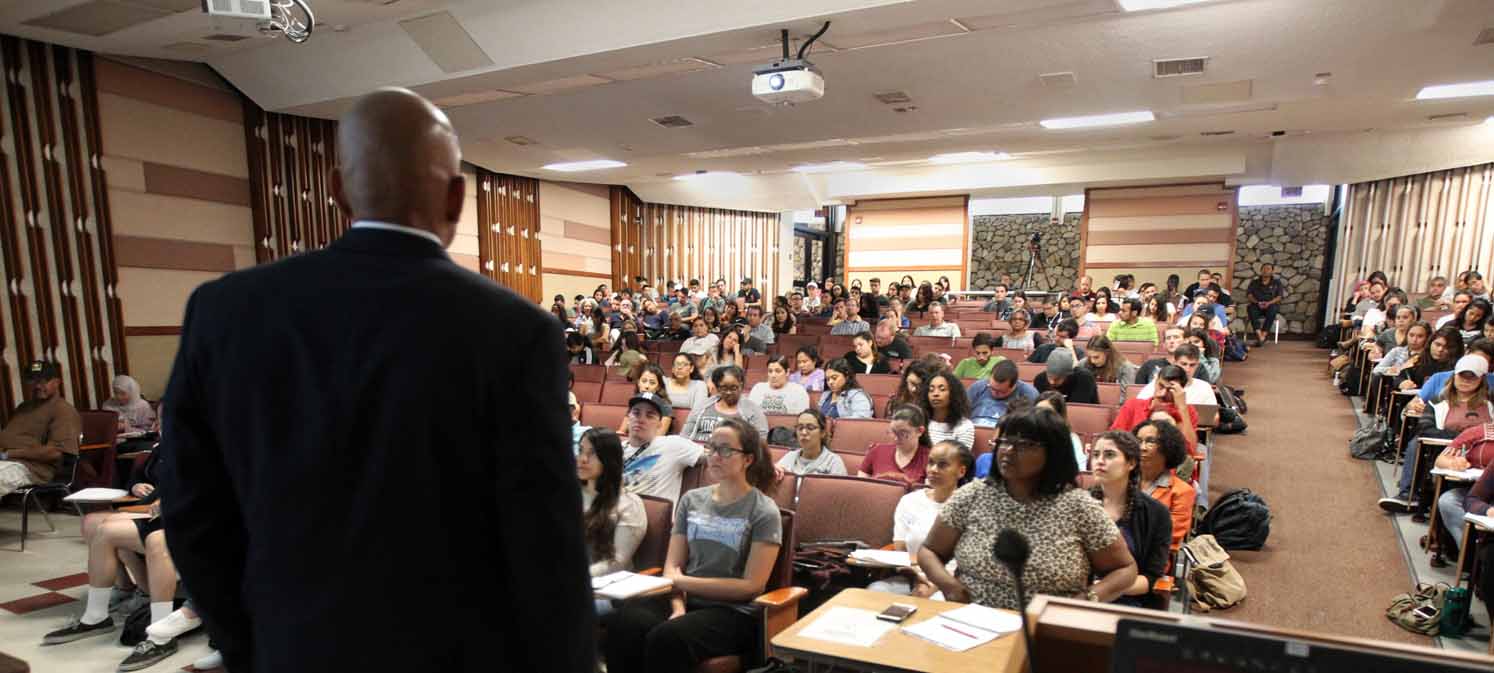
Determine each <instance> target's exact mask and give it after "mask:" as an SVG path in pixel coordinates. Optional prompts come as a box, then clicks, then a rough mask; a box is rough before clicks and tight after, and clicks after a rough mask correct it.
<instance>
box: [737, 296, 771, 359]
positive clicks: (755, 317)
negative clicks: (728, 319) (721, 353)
mask: <svg viewBox="0 0 1494 673" xmlns="http://www.w3.org/2000/svg"><path fill="white" fill-rule="evenodd" d="M745 336H746V337H747V338H746V339H745V340H744V341H743V342H742V343H743V345H744V346H750V350H752V351H753V352H755V353H766V352H768V348H767V347H768V346H771V345H772V344H773V342H774V340H776V339H777V332H775V331H773V325H770V324H768V323H766V322H764V321H763V308H762V307H761V306H749V307H747V330H746V334H745Z"/></svg>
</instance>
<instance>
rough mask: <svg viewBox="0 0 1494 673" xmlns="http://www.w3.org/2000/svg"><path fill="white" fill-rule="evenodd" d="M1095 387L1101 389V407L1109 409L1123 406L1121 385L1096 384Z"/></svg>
mask: <svg viewBox="0 0 1494 673" xmlns="http://www.w3.org/2000/svg"><path fill="white" fill-rule="evenodd" d="M1095 387H1096V388H1099V389H1100V404H1101V405H1103V406H1107V407H1119V406H1120V405H1121V387H1120V384H1119V383H1096V384H1095ZM1132 387H1136V386H1132Z"/></svg>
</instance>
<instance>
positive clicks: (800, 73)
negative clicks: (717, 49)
mask: <svg viewBox="0 0 1494 673" xmlns="http://www.w3.org/2000/svg"><path fill="white" fill-rule="evenodd" d="M829 28H830V22H829V21H826V22H825V25H823V26H821V27H820V30H819V32H817V33H815V34H814V35H813V36H811V37H810V38H809V39H808V40H805V42H804V44H802V45H799V53H798V55H797V58H791V57H790V56H789V36H788V31H787V30H783V31H780V33H779V35H780V39H781V40H782V41H783V58H782V59H780V60H777V61H774V62H773V63H769V64H768V65H765V66H761V67H758V68H754V69H753V70H752V95H753V96H756V97H757V99H758V100H760V101H762V102H764V103H768V104H771V105H793V104H794V103H804V102H808V101H812V100H819V99H820V98H821V97H822V96H824V95H825V78H824V77H823V76H821V75H820V71H819V70H817V69H815V67H814V64H813V63H810V62H809V61H808V60H807V59H805V58H804V56H805V55H806V54H808V53H809V47H810V45H812V44H814V41H815V40H818V39H820V36H821V35H824V34H825V31H826V30H828V29H829Z"/></svg>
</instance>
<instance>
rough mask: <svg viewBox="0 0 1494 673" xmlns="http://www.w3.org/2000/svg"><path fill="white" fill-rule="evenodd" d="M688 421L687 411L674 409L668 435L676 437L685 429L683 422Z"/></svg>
mask: <svg viewBox="0 0 1494 673" xmlns="http://www.w3.org/2000/svg"><path fill="white" fill-rule="evenodd" d="M687 420H690V410H689V409H675V410H674V422H673V423H670V424H669V434H671V435H678V434H680V432H682V431H684V429H685V421H687Z"/></svg>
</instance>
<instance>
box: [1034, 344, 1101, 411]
mask: <svg viewBox="0 0 1494 673" xmlns="http://www.w3.org/2000/svg"><path fill="white" fill-rule="evenodd" d="M1032 387H1034V388H1037V390H1038V392H1040V393H1041V392H1045V391H1048V390H1055V391H1058V392H1059V393H1061V394H1062V395H1063V397H1064V399H1065V400H1066V401H1068V402H1069V403H1070V404H1075V403H1078V404H1099V403H1100V389H1099V388H1098V387H1097V386H1095V377H1094V375H1092V374H1090V373H1089V372H1087V371H1084V370H1082V369H1077V368H1075V366H1074V358H1073V355H1072V354H1070V352H1069V351H1068V350H1066V349H1065V350H1056V351H1053V354H1052V355H1050V356H1048V366H1047V369H1045V370H1043V371H1042V372H1039V373H1038V375H1037V378H1036V379H1035V380H1034V381H1033V382H1032Z"/></svg>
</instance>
